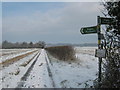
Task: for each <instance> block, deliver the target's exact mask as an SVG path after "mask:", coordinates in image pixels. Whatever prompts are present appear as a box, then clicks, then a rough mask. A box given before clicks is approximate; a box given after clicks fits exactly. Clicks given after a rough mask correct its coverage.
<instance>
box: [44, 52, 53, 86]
mask: <svg viewBox="0 0 120 90" xmlns="http://www.w3.org/2000/svg"><path fill="white" fill-rule="evenodd" d="M44 54H45V60H46V64H47V70H48V74H49V77H50V79H51V82H52V86H53V87H54V88H55V82H54V79H53V74H52V72H51V69H50V65H51V63H50V62H49V61H48V58H47V57H48V56H47V53H46V51H45V53H44Z"/></svg>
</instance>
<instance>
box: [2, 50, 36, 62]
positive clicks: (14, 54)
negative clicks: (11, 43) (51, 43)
mask: <svg viewBox="0 0 120 90" xmlns="http://www.w3.org/2000/svg"><path fill="white" fill-rule="evenodd" d="M17 50H18V49H17ZM19 50H20V49H19ZM35 50H36V49H28V50H22V51H21V50H20V51H18V53H12V54H9V55H7V56H6V55H5V56H1V58H0V63H2V62H3V61H6V60H8V59H11V58H14V57H17V56H20V55H24V54H26V53H29V52H32V51H35ZM7 51H8V52H9V53H10V52H12V49H11V50H7ZM13 51H15V50H14V49H13Z"/></svg>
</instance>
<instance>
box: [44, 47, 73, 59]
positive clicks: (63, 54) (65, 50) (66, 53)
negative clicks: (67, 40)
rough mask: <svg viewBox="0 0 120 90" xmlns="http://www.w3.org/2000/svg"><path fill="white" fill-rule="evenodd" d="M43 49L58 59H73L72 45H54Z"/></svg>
mask: <svg viewBox="0 0 120 90" xmlns="http://www.w3.org/2000/svg"><path fill="white" fill-rule="evenodd" d="M45 49H46V50H47V51H48V52H49V53H50V54H51V55H52V56H54V57H55V58H57V59H59V60H65V61H66V60H75V51H74V48H73V47H72V46H55V47H47V48H45Z"/></svg>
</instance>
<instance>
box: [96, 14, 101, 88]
mask: <svg viewBox="0 0 120 90" xmlns="http://www.w3.org/2000/svg"><path fill="white" fill-rule="evenodd" d="M100 22H101V21H100V16H98V17H97V25H98V28H97V34H98V49H102V47H101V31H100ZM98 60H99V74H98V82H99V87H100V82H101V63H102V58H101V57H98Z"/></svg>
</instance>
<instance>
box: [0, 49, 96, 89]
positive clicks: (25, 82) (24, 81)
mask: <svg viewBox="0 0 120 90" xmlns="http://www.w3.org/2000/svg"><path fill="white" fill-rule="evenodd" d="M96 48H97V47H75V50H76V58H77V59H76V60H74V61H62V60H58V59H56V58H54V57H53V56H51V55H49V54H48V53H46V51H45V50H44V49H42V50H39V51H38V52H35V53H33V54H32V55H29V56H27V57H25V58H23V59H21V60H19V61H17V62H16V63H13V64H12V65H10V66H9V67H6V68H4V69H3V70H2V71H0V72H2V77H1V79H2V81H1V83H0V86H1V87H4V88H17V87H19V88H20V87H21V88H88V87H90V86H92V85H93V80H94V79H96V78H97V71H98V60H97V58H96V57H94V51H95V49H96ZM35 55H36V56H35ZM34 56H35V57H34ZM33 57H34V58H33ZM31 58H32V61H31V62H30V63H29V64H28V65H27V66H25V67H24V66H21V64H23V63H24V62H26V61H28V60H30V59H31ZM11 82H12V83H11Z"/></svg>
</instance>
